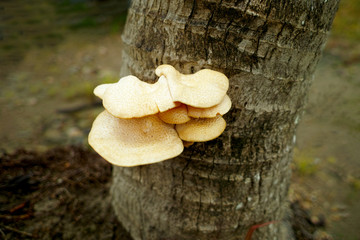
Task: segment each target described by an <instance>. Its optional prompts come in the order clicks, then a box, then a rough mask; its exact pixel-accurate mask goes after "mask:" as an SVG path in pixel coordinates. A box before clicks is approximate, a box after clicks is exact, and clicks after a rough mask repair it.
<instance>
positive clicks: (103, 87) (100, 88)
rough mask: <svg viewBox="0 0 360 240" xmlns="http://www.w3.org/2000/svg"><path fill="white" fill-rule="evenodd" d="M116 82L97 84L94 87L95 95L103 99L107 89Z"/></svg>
mask: <svg viewBox="0 0 360 240" xmlns="http://www.w3.org/2000/svg"><path fill="white" fill-rule="evenodd" d="M114 84H115V83H104V84H101V85H99V86H97V87H96V88H95V89H94V95H95V96H97V97H99V98H101V99H103V97H104V94H105V91H106V89H108V88H109V87H111V86H113V85H114Z"/></svg>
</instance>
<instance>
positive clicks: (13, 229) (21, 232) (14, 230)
mask: <svg viewBox="0 0 360 240" xmlns="http://www.w3.org/2000/svg"><path fill="white" fill-rule="evenodd" d="M0 226H1V227H3V228H5V229H7V230H9V231H12V232H16V233H19V234H21V235H24V236H28V237H34V235H32V234H31V233H28V232H24V231H21V230H18V229H15V228H12V227H9V226H5V225H2V224H1V225H0ZM1 232H2V231H1Z"/></svg>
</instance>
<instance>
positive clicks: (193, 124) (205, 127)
mask: <svg viewBox="0 0 360 240" xmlns="http://www.w3.org/2000/svg"><path fill="white" fill-rule="evenodd" d="M225 127H226V122H225V120H224V118H222V116H217V117H215V118H196V119H192V120H190V121H188V122H186V123H184V124H178V125H176V126H175V129H176V131H177V133H178V134H179V137H180V138H181V139H182V140H184V141H188V142H206V141H210V140H213V139H215V138H217V137H218V136H220V135H221V133H222V132H223V131H224V130H225Z"/></svg>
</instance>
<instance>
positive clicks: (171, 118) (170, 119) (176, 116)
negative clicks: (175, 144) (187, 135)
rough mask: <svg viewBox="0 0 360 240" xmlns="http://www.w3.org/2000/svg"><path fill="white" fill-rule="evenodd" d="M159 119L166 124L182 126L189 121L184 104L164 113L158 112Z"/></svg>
mask: <svg viewBox="0 0 360 240" xmlns="http://www.w3.org/2000/svg"><path fill="white" fill-rule="evenodd" d="M159 117H160V119H161V120H163V121H164V122H166V123H170V124H182V123H186V122H188V121H190V119H191V118H190V117H189V116H188V113H187V107H186V105H185V104H181V105H180V106H178V107H175V108H172V109H169V110H167V111H165V112H160V113H159Z"/></svg>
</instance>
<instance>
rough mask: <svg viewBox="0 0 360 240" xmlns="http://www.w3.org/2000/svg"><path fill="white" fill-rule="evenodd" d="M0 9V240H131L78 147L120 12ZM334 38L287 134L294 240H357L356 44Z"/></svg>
mask: <svg viewBox="0 0 360 240" xmlns="http://www.w3.org/2000/svg"><path fill="white" fill-rule="evenodd" d="M343 2H345V3H348V2H351V0H344V1H343ZM354 2H355V1H354ZM0 4H3V6H0V16H1V21H0V38H2V41H0V50H1V54H0V106H1V107H0V130H1V131H0V139H1V141H0V149H1V152H2V153H1V154H0V172H1V174H0V239H33V238H34V239H35V238H37V239H130V238H129V236H128V235H127V234H126V232H125V231H124V230H123V229H122V227H121V225H120V224H119V223H118V222H117V221H116V219H115V217H114V215H113V212H112V210H111V206H110V199H109V194H108V189H109V185H110V184H111V166H110V165H109V164H107V163H106V162H105V161H104V160H102V159H101V158H100V157H99V156H98V155H96V154H95V153H94V152H93V151H92V150H91V149H90V148H89V146H88V144H87V134H88V132H89V130H90V127H91V124H92V121H93V120H94V118H95V117H96V116H97V115H98V114H99V113H100V112H101V111H102V107H101V104H100V103H99V101H98V100H97V99H96V98H95V97H94V96H93V94H92V90H93V88H94V86H96V85H97V84H100V83H107V82H115V81H117V79H118V75H119V72H118V71H119V69H120V65H121V46H122V44H121V38H120V33H121V29H122V26H123V24H124V20H125V17H126V5H127V1H112V0H107V1H86V0H83V1H78V0H77V1H75V0H74V1H70V0H69V1H65V0H64V1H51V0H37V1H36V4H31V6H30V4H28V5H27V4H25V3H24V2H23V1H20V0H14V1H8V2H1V3H0ZM4 9H5V10H7V11H5V12H4ZM355 12H356V11H355ZM104 13H106V14H104ZM346 15H350V14H349V13H346V14H345V15H341V16H346ZM40 16H41V17H40ZM335 22H336V23H338V22H339V21H337V20H335ZM357 22H359V21H357ZM336 25H337V24H335V26H336ZM340 25H341V24H340ZM346 26H352V25H350V24H347V25H346ZM335 30H336V31H335V32H339V30H338V29H335ZM352 32H355V31H352ZM340 33H341V32H340ZM339 36H340V37H339ZM341 36H342V34H338V35H337V36H333V37H331V38H330V40H329V42H328V45H327V48H326V49H325V53H324V56H323V59H322V60H321V61H320V63H319V66H318V69H317V71H316V73H315V78H314V82H313V86H312V88H311V91H310V94H309V102H308V105H307V108H306V111H305V113H304V115H303V117H302V119H300V124H299V127H298V129H297V144H296V149H295V154H294V163H293V173H294V174H293V181H292V182H293V183H292V186H291V188H290V193H289V198H290V201H291V206H292V214H290V218H291V219H292V223H293V228H294V230H295V233H296V234H297V236H298V239H347V240H358V239H360V231H359V229H360V204H359V203H360V161H359V156H360V147H359V146H360V108H359V102H360V98H359V96H360V80H359V77H358V76H360V44H359V41H351V40H348V39H343V38H341ZM326 232H327V233H329V234H330V235H331V236H332V237H330V236H329V235H328V234H327V233H326Z"/></svg>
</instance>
